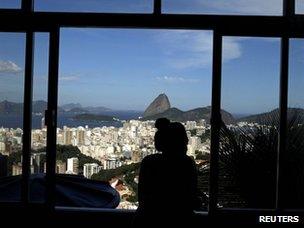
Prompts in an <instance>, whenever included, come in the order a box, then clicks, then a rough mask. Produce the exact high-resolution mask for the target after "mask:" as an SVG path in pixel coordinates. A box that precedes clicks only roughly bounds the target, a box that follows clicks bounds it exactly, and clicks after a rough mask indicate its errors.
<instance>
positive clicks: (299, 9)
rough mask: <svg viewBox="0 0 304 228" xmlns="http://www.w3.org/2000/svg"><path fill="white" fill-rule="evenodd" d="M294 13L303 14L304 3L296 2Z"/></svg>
mask: <svg viewBox="0 0 304 228" xmlns="http://www.w3.org/2000/svg"><path fill="white" fill-rule="evenodd" d="M295 11H296V14H304V1H303V0H296V7H295Z"/></svg>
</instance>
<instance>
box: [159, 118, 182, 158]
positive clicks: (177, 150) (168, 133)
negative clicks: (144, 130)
mask: <svg viewBox="0 0 304 228" xmlns="http://www.w3.org/2000/svg"><path fill="white" fill-rule="evenodd" d="M155 127H156V128H157V132H156V133H155V136H154V140H155V148H156V150H158V151H161V152H163V153H166V154H169V153H170V154H171V155H177V154H186V152H187V144H188V136H187V133H186V130H185V127H184V125H182V124H181V123H179V122H170V120H168V119H167V118H160V119H157V120H156V122H155Z"/></svg>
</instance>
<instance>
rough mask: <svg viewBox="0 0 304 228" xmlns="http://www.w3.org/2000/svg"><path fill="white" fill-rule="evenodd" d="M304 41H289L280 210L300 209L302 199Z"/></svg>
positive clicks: (303, 162)
mask: <svg viewBox="0 0 304 228" xmlns="http://www.w3.org/2000/svg"><path fill="white" fill-rule="evenodd" d="M303 50H304V40H303V39H291V40H290V59H289V61H290V68H289V94H288V96H289V97H288V98H289V100H288V102H289V103H288V121H287V133H288V135H287V153H286V157H285V158H284V161H285V163H284V166H283V171H284V173H283V175H282V177H281V178H282V180H283V183H284V184H283V186H284V187H285V186H286V188H284V191H283V193H284V197H283V198H284V199H286V200H285V202H284V206H285V207H287V208H302V207H303V202H304V197H303V189H304V182H303V177H304V172H303V171H304V169H303V167H304V166H303V164H304V159H303V158H304V145H303V142H304V139H303V136H304V128H303V123H304V109H303V108H304V96H303V85H304V77H303V73H304V68H303V61H304V51H303Z"/></svg>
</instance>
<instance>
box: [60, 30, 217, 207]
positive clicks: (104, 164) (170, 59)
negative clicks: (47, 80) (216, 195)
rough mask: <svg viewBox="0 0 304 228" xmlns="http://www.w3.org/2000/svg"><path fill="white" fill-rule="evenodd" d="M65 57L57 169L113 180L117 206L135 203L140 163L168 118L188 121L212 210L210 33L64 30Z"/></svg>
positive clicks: (62, 51) (204, 200) (192, 148)
mask: <svg viewBox="0 0 304 228" xmlns="http://www.w3.org/2000/svg"><path fill="white" fill-rule="evenodd" d="M60 60H61V62H60V78H59V107H58V113H59V116H58V131H57V144H58V147H57V165H56V167H57V172H58V173H62V174H74V175H83V176H84V177H85V178H88V179H94V180H103V181H107V182H109V183H110V184H111V186H112V187H114V188H115V189H116V190H117V191H118V192H119V194H120V196H121V202H120V204H119V206H118V208H124V209H135V208H136V207H137V205H138V202H137V201H138V199H137V184H138V172H139V165H140V162H141V160H142V159H143V158H144V157H146V156H148V155H150V154H155V153H157V151H156V150H155V147H154V134H155V131H156V129H155V128H154V123H155V119H156V118H159V117H167V118H169V119H170V120H172V121H180V122H182V123H183V124H184V125H185V128H186V130H187V134H188V137H189V145H188V155H189V156H192V157H193V158H194V159H195V161H196V163H197V166H198V170H199V180H198V181H199V187H200V189H199V190H200V197H201V198H202V205H201V209H206V208H207V197H208V196H207V192H208V173H209V171H208V170H209V154H210V123H209V120H210V110H211V108H210V100H211V70H210V68H211V61H212V33H211V32H201V31H160V30H114V29H108V30H103V29H99V30H98V29H97V30H93V29H85V30H84V29H63V30H61V40H60ZM83 181H84V182H88V181H89V180H83ZM86 187H88V188H89V186H88V185H86ZM172 188H173V189H174V187H173V186H172ZM173 189H172V190H173ZM74 190H75V189H74ZM177 200H178V199H177ZM91 206H92V205H91Z"/></svg>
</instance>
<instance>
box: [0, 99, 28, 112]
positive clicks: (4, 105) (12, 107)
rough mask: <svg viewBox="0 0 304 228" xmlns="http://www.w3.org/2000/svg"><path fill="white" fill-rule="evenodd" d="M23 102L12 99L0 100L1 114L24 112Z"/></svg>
mask: <svg viewBox="0 0 304 228" xmlns="http://www.w3.org/2000/svg"><path fill="white" fill-rule="evenodd" d="M22 113H23V104H22V103H15V102H10V101H7V100H5V101H2V102H0V114H20V115H21V114H22Z"/></svg>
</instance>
